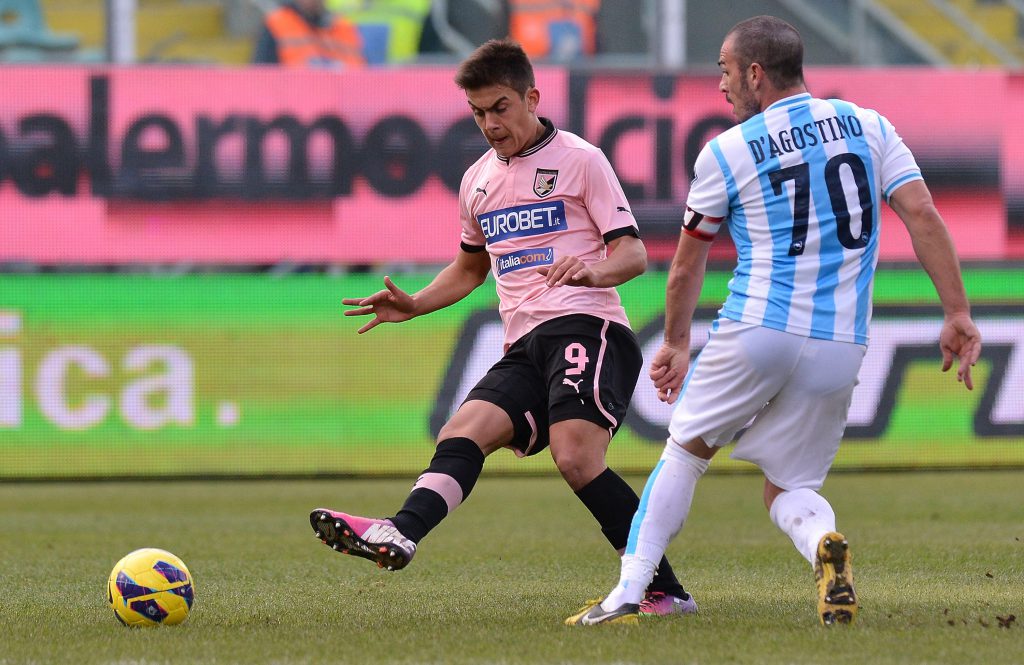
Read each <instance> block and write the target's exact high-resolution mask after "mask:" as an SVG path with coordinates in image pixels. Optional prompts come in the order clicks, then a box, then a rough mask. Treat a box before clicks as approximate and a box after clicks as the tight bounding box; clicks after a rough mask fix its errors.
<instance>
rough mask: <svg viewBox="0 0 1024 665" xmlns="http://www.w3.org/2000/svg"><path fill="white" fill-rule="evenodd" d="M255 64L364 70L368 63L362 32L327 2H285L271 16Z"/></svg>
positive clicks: (265, 21) (265, 27) (310, 0)
mask: <svg viewBox="0 0 1024 665" xmlns="http://www.w3.org/2000/svg"><path fill="white" fill-rule="evenodd" d="M252 61H253V62H254V63H257V64H266V63H273V64H282V65H286V66H291V67H360V66H362V65H365V64H366V59H365V58H364V57H363V42H362V38H361V37H360V36H359V30H358V29H357V28H356V27H355V26H354V25H353V24H352V23H351V22H350V21H349V20H348V19H346V18H344V17H342V16H334V15H332V14H331V13H330V12H328V11H327V9H326V8H325V7H324V0H294V1H292V2H285V3H282V5H281V6H280V7H279V8H277V9H275V10H274V11H272V12H270V13H269V14H267V16H266V18H265V19H264V22H263V32H262V33H261V34H260V36H259V39H258V41H257V42H256V49H255V51H254V52H253V57H252Z"/></svg>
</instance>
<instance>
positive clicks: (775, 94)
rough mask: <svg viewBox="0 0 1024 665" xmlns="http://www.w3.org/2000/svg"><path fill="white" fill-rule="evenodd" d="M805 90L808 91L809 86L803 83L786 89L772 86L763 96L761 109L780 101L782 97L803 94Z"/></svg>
mask: <svg viewBox="0 0 1024 665" xmlns="http://www.w3.org/2000/svg"><path fill="white" fill-rule="evenodd" d="M805 92H807V86H805V85H804V84H802V83H801V84H800V85H795V86H792V87H790V88H786V89H784V90H776V89H774V88H772V89H771V90H767V91H765V94H764V96H763V97H762V98H761V111H762V112H763V111H764V110H765V109H767V108H768V107H769V106H771V105H772V104H774V103H775V102H777V101H779V100H780V99H785V98H786V97H792V96H793V95H802V94H804V93H805Z"/></svg>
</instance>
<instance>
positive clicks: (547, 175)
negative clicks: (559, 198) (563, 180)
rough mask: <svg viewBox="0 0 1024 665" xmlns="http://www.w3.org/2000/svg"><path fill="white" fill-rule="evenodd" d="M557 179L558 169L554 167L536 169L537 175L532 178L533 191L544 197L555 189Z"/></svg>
mask: <svg viewBox="0 0 1024 665" xmlns="http://www.w3.org/2000/svg"><path fill="white" fill-rule="evenodd" d="M557 180H558V171H556V170H554V169H537V175H536V176H535V177H534V179H533V193H534V194H536V195H537V196H539V197H540V198H544V197H545V196H547V195H548V194H550V193H551V192H553V191H555V182H556V181H557Z"/></svg>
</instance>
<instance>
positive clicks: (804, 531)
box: [769, 489, 836, 566]
mask: <svg viewBox="0 0 1024 665" xmlns="http://www.w3.org/2000/svg"><path fill="white" fill-rule="evenodd" d="M769 515H771V518H772V522H775V526H777V527H779V528H780V529H782V532H783V533H785V534H786V535H787V536H789V538H790V540H792V541H793V544H794V545H796V549H797V550H798V551H799V552H800V554H802V555H803V557H804V558H805V559H807V561H808V562H810V564H811V566H814V559H815V557H816V556H817V552H818V541H819V540H821V537H822V536H824V535H825V534H826V533H828V532H829V531H835V530H836V514H835V513H834V512H833V511H832V506H830V505H829V504H828V501H826V500H825V498H824V497H823V496H821V495H820V494H818V493H817V492H815V491H814V490H809V489H798V490H791V491H789V492H783V493H782V494H780V495H778V496H777V497H775V501H774V502H773V503H772V508H771V510H770V511H769Z"/></svg>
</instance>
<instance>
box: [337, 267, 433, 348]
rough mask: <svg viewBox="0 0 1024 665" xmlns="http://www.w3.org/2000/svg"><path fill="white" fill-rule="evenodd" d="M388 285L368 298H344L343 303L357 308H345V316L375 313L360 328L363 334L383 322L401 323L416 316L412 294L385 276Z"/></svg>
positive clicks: (385, 282) (360, 332) (385, 284)
mask: <svg viewBox="0 0 1024 665" xmlns="http://www.w3.org/2000/svg"><path fill="white" fill-rule="evenodd" d="M384 286H385V287H387V288H385V289H382V290H380V291H378V292H377V293H374V294H373V295H372V296H368V297H366V298H344V299H342V301H341V302H342V304H344V305H353V306H355V307H356V309H347V310H345V316H366V315H369V314H373V320H372V321H370V322H369V323H367V324H366V325H364V326H363V327H362V328H360V329H359V330H358V331H357V332H358V333H359V334H360V335H361V334H363V333H364V332H366V331H367V330H370V329H372V328H375V327H377V326H378V325H379V324H381V323H401V322H402V321H408V320H409V319H411V318H412V317H413V316H415V309H416V303H415V301H414V300H413V298H412V296H411V295H409V294H408V293H406V292H405V291H403V290H402V289H400V288H398V287H397V286H395V283H394V282H392V281H391V278H390V277H385V278H384Z"/></svg>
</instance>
